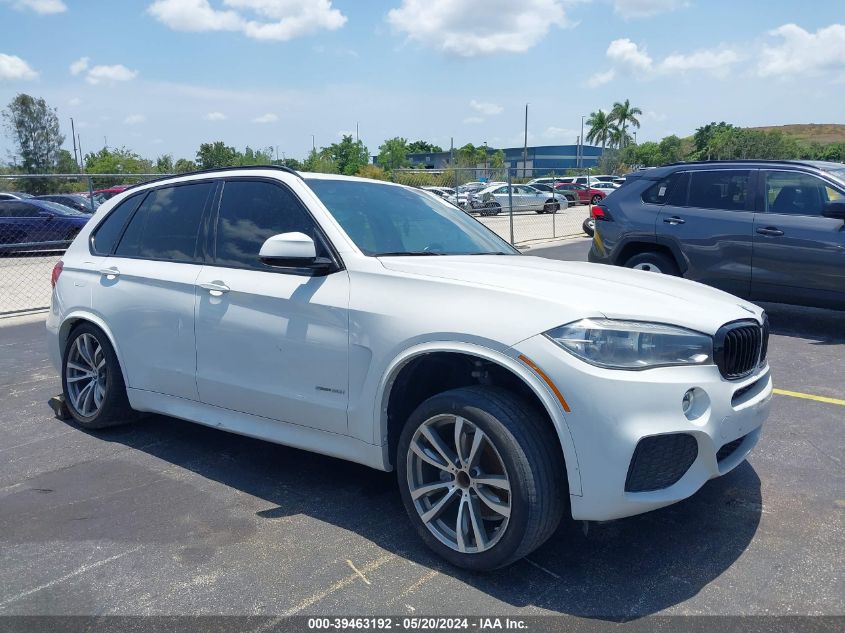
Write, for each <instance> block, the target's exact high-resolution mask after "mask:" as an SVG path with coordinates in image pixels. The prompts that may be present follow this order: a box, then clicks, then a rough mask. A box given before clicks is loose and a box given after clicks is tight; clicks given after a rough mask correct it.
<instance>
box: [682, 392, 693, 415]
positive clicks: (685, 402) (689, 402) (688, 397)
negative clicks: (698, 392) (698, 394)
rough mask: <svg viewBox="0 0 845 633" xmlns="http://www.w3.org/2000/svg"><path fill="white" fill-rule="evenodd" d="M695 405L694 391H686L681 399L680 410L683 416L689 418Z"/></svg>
mask: <svg viewBox="0 0 845 633" xmlns="http://www.w3.org/2000/svg"><path fill="white" fill-rule="evenodd" d="M694 404H695V389H687V392H686V393H685V394H684V397H683V399H682V400H681V410H682V411H683V412H684V415H685V416H687V417H689V414H690V411H692V407H693V405H694Z"/></svg>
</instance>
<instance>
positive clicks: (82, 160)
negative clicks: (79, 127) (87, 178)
mask: <svg viewBox="0 0 845 633" xmlns="http://www.w3.org/2000/svg"><path fill="white" fill-rule="evenodd" d="M76 144H77V145H79V168H80V169H81V170H82V171H85V154H83V153H82V136H80V135H77V136H76Z"/></svg>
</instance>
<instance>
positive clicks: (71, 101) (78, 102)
mask: <svg viewBox="0 0 845 633" xmlns="http://www.w3.org/2000/svg"><path fill="white" fill-rule="evenodd" d="M67 104H68V105H69V106H71V107H76V106H79V105H82V99H80V98H79V97H73V98H72V99H68V102H67Z"/></svg>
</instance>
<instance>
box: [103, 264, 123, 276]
mask: <svg viewBox="0 0 845 633" xmlns="http://www.w3.org/2000/svg"><path fill="white" fill-rule="evenodd" d="M100 274H101V275H103V276H104V277H105V278H106V279H117V278H118V277H120V271H119V270H118V269H117V268H115V267H114V266H110V267H109V268H103V269H102V270H101V271H100Z"/></svg>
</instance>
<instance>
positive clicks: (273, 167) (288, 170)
mask: <svg viewBox="0 0 845 633" xmlns="http://www.w3.org/2000/svg"><path fill="white" fill-rule="evenodd" d="M238 169H256V170H268V169H269V170H276V171H283V172H285V173H288V174H293V175H294V176H297V177H298V178H302V176H300V175H299V172H298V171H296V170H294V169H291V168H290V167H284V166H283V165H241V166H237V167H212V168H211V169H197V170H196V171H186V172H184V173H181V174H170V175H169V176H162V177H161V178H153V179H152V180H146V181H144V182H139V183H136V184H134V185H129V186H128V187H127V188H126V191H129V190H130V189H135V188H136V187H140V186H142V185H148V184H150V183H153V182H161V181H162V180H171V179H172V178H182V177H183V176H196V175H197V174H215V173H218V172H221V171H234V170H238Z"/></svg>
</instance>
